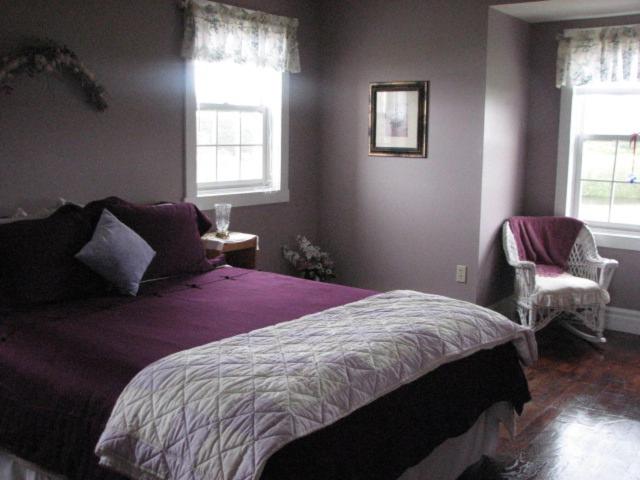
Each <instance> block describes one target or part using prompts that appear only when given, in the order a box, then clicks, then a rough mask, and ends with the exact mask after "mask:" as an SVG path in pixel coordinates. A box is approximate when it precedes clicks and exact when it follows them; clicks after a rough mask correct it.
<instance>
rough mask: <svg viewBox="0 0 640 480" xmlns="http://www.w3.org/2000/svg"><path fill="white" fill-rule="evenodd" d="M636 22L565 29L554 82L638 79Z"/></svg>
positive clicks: (638, 33) (639, 40)
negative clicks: (612, 25)
mask: <svg viewBox="0 0 640 480" xmlns="http://www.w3.org/2000/svg"><path fill="white" fill-rule="evenodd" d="M639 62H640V25H624V26H617V27H602V28H586V29H572V30H565V31H564V34H563V35H562V36H561V37H560V38H559V45H558V67H557V73H556V86H557V87H558V88H560V87H565V86H566V87H571V86H580V85H593V84H601V83H616V82H640V66H639Z"/></svg>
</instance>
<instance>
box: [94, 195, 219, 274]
mask: <svg viewBox="0 0 640 480" xmlns="http://www.w3.org/2000/svg"><path fill="white" fill-rule="evenodd" d="M105 208H108V209H109V211H110V212H111V213H113V215H115V216H116V217H117V218H118V219H119V220H120V221H121V222H122V223H124V224H125V225H126V226H128V227H129V228H131V229H132V230H133V231H135V232H136V233H137V234H138V235H140V236H141V237H142V238H143V239H144V240H145V241H146V242H147V243H148V244H149V245H150V246H151V248H153V249H154V250H155V252H156V256H155V257H154V259H153V261H152V262H151V264H150V265H149V268H148V269H147V271H146V272H145V274H144V277H143V280H150V279H153V278H161V277H170V276H173V275H181V274H185V273H200V272H206V271H209V270H211V269H212V268H213V267H212V265H211V264H210V263H209V262H208V261H207V258H206V255H205V251H204V246H203V244H202V240H200V237H201V236H202V235H203V234H204V233H205V232H206V231H207V230H209V228H211V222H210V221H209V219H208V218H207V217H206V216H205V215H204V214H203V213H202V212H201V211H200V210H198V209H197V208H196V206H195V205H193V204H191V203H162V204H157V205H136V204H133V203H129V202H127V201H125V200H122V199H120V198H117V197H109V198H105V199H104V200H98V201H96V202H92V203H90V204H88V205H87V206H86V207H85V212H86V213H87V214H88V216H89V218H90V220H91V222H92V223H93V224H94V225H95V224H97V222H98V219H99V218H100V215H101V214H102V210H104V209H105Z"/></svg>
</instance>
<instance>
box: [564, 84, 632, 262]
mask: <svg viewBox="0 0 640 480" xmlns="http://www.w3.org/2000/svg"><path fill="white" fill-rule="evenodd" d="M595 93H600V94H620V95H625V94H637V95H640V87H639V88H628V87H627V88H611V87H609V88H606V87H591V88H585V87H581V88H580V91H577V90H576V89H575V88H571V87H562V88H561V99H560V125H559V131H558V158H557V170H556V196H555V209H554V210H555V214H556V215H569V216H573V217H576V218H578V217H577V214H578V205H579V201H580V198H579V196H580V181H581V178H580V177H581V175H580V172H581V167H582V165H581V162H582V143H583V142H584V141H587V140H597V139H620V138H624V135H608V134H602V135H600V134H587V135H582V134H579V133H578V127H577V125H578V123H579V119H580V118H582V105H581V103H580V102H579V101H578V96H579V95H583V94H587V95H588V94H595ZM629 135H631V132H630V133H629ZM612 195H613V193H612ZM612 198H613V197H612ZM587 223H588V225H589V227H590V228H591V230H592V231H593V233H594V235H595V237H596V242H597V244H598V246H601V247H609V248H618V249H623V250H635V251H640V226H637V227H636V226H634V225H628V224H616V223H611V222H595V221H588V222H587Z"/></svg>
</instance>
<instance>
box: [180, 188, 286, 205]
mask: <svg viewBox="0 0 640 480" xmlns="http://www.w3.org/2000/svg"><path fill="white" fill-rule="evenodd" d="M184 201H185V202H190V203H193V204H194V205H195V206H197V207H198V208H199V209H201V210H213V208H214V205H215V204H216V203H230V204H231V205H233V206H234V207H248V206H251V205H267V204H270V203H284V202H288V201H289V190H288V189H287V190H266V191H262V192H260V191H258V192H238V193H227V194H224V195H220V194H216V195H209V196H199V197H185V199H184Z"/></svg>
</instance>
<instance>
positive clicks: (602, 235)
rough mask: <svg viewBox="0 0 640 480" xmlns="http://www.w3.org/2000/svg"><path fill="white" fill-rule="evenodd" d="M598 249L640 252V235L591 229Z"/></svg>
mask: <svg viewBox="0 0 640 480" xmlns="http://www.w3.org/2000/svg"><path fill="white" fill-rule="evenodd" d="M591 231H592V232H593V236H594V237H595V239H596V245H598V247H607V248H618V249H620V250H635V251H640V234H638V233H636V234H633V233H631V232H629V233H622V232H611V231H607V230H604V229H603V230H598V229H597V228H591Z"/></svg>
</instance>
